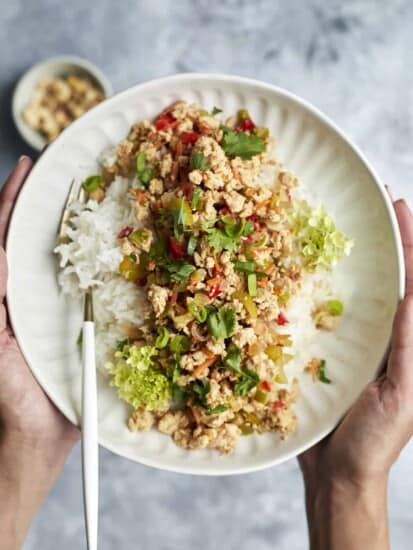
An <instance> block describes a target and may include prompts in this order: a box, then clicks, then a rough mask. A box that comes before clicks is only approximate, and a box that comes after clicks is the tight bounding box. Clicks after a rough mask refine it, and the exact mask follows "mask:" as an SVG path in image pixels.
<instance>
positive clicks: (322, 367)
mask: <svg viewBox="0 0 413 550" xmlns="http://www.w3.org/2000/svg"><path fill="white" fill-rule="evenodd" d="M318 379H319V380H320V382H324V384H331V380H330V378H328V376H327V375H326V361H325V359H321V361H320V368H319V369H318Z"/></svg>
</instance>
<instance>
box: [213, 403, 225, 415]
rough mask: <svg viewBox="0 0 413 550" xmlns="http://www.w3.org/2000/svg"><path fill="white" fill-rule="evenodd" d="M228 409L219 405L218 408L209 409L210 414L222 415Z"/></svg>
mask: <svg viewBox="0 0 413 550" xmlns="http://www.w3.org/2000/svg"><path fill="white" fill-rule="evenodd" d="M227 409H228V407H226V406H225V405H217V406H216V407H212V409H208V414H210V415H213V414H220V413H223V412H225V411H226V410H227Z"/></svg>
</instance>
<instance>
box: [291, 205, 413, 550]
mask: <svg viewBox="0 0 413 550" xmlns="http://www.w3.org/2000/svg"><path fill="white" fill-rule="evenodd" d="M394 209H395V212H396V216H397V219H398V223H399V226H400V231H401V235H402V241H403V249H404V257H405V264H406V295H405V298H404V300H403V301H402V302H401V304H400V305H399V307H398V309H397V313H396V315H395V318H394V322H393V333H392V340H391V351H390V355H389V359H388V363H387V368H386V370H385V372H384V373H383V374H382V375H381V376H380V377H379V378H378V379H377V380H375V381H373V382H371V383H370V384H369V385H368V386H367V388H366V389H365V390H364V391H363V393H362V394H361V395H360V397H359V399H358V400H357V401H356V403H355V404H354V405H353V406H352V408H351V409H350V411H349V412H348V413H347V415H346V416H345V418H344V420H343V421H342V422H341V424H340V425H339V426H338V428H337V429H336V430H335V431H334V432H333V433H332V434H331V435H330V436H329V437H327V438H326V439H325V440H323V441H321V442H320V443H319V444H318V445H316V446H315V447H313V448H312V449H310V450H308V451H306V452H305V453H303V454H302V455H301V456H300V458H299V462H300V466H301V469H302V471H303V475H304V481H305V485H306V500H307V516H308V520H309V529H310V538H311V540H312V544H313V546H312V547H314V548H317V549H318V550H319V549H320V548H328V549H329V550H332V549H334V550H335V549H339V548H340V549H341V548H343V549H344V548H345V549H346V550H351V549H352V548H363V547H366V548H367V547H368V548H369V549H370V550H373V549H375V548H380V549H382V548H388V547H389V546H388V528H387V512H386V491H387V479H388V474H389V471H390V468H391V466H392V465H393V464H394V462H395V460H396V459H397V457H398V456H399V453H400V451H401V450H402V449H403V447H404V446H405V445H406V443H407V442H408V441H409V439H410V438H411V436H412V435H413V215H412V213H411V211H410V210H409V207H408V206H407V204H406V202H405V201H403V200H399V201H397V202H395V203H394ZM327 508H328V509H329V512H326V509H327ZM321 510H324V512H322V511H321ZM321 513H324V515H325V517H324V527H323V529H320V517H319V516H320V514H321ZM327 514H328V517H329V520H327ZM362 518H364V519H362ZM334 525H335V527H333V526H334ZM322 530H324V532H321V531H322Z"/></svg>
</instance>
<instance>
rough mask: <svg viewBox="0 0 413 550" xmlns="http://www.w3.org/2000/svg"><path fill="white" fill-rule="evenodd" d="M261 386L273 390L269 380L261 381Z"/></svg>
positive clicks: (266, 389)
mask: <svg viewBox="0 0 413 550" xmlns="http://www.w3.org/2000/svg"><path fill="white" fill-rule="evenodd" d="M259 387H260V389H262V390H264V391H271V386H270V383H269V382H268V381H267V380H263V381H262V382H260V386H259Z"/></svg>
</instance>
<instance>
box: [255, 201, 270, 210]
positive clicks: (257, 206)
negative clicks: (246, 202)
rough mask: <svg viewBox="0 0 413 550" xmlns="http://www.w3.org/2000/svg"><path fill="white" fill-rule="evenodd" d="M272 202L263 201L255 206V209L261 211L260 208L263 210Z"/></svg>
mask: <svg viewBox="0 0 413 550" xmlns="http://www.w3.org/2000/svg"><path fill="white" fill-rule="evenodd" d="M269 202H270V199H265V200H263V201H260V202H257V204H256V205H255V208H256V209H257V210H259V209H260V208H263V207H264V206H267V204H268V203H269Z"/></svg>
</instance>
